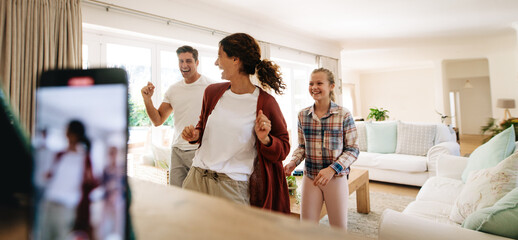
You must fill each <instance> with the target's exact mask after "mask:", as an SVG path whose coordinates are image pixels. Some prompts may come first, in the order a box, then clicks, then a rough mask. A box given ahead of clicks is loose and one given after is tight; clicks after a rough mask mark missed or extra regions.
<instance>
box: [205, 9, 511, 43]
mask: <svg viewBox="0 0 518 240" xmlns="http://www.w3.org/2000/svg"><path fill="white" fill-rule="evenodd" d="M199 2H201V3H203V4H206V5H208V6H211V7H213V8H214V9H218V10H224V11H226V12H227V13H230V14H235V15H236V16H240V17H244V18H247V19H251V20H252V21H256V22H259V23H261V24H263V25H266V26H271V27H273V28H279V29H289V30H290V31H292V32H295V33H298V34H302V35H305V36H312V37H314V38H316V39H321V40H326V41H333V42H336V43H337V44H340V45H341V47H343V48H354V46H355V45H361V44H364V45H365V43H383V42H390V41H400V40H406V41H408V40H419V39H451V38H465V37H487V36H493V35H501V34H511V33H514V30H513V27H512V24H513V23H515V22H518V1H517V0H320V1H315V0H282V1H279V0H261V1H243V0H218V1H214V0H199Z"/></svg>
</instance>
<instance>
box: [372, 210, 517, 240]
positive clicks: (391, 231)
mask: <svg viewBox="0 0 518 240" xmlns="http://www.w3.org/2000/svg"><path fill="white" fill-rule="evenodd" d="M378 239H379V240H392V239H395V240H404V239H412V240H413V239H420V240H432V239H441V240H448V239H451V240H457V239H471V240H482V239H495V240H496V239H510V238H505V237H501V236H497V235H492V234H488V233H483V232H479V231H474V230H470V229H466V228H463V227H461V226H455V225H451V224H446V223H437V222H433V221H431V220H428V219H424V218H419V217H416V216H410V215H406V214H403V213H400V212H397V211H394V210H392V209H387V210H385V211H384V212H383V214H382V216H381V219H380V225H379V232H378Z"/></svg>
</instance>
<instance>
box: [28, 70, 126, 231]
mask: <svg viewBox="0 0 518 240" xmlns="http://www.w3.org/2000/svg"><path fill="white" fill-rule="evenodd" d="M127 79H128V78H127V74H126V72H125V71H124V70H123V69H117V68H111V69H88V70H55V71H47V72H43V73H42V75H41V77H40V78H39V81H38V85H37V88H36V98H35V100H36V121H35V133H34V137H33V142H32V145H33V152H34V168H33V169H34V170H33V175H32V179H33V181H32V182H33V186H34V194H33V196H34V211H33V213H34V214H33V216H34V218H33V221H32V222H33V223H32V224H31V225H32V228H31V235H32V239H43V240H47V239H91V240H92V239H126V236H127V232H128V227H127V224H126V222H127V221H126V220H127V218H128V200H127V190H128V189H127V186H128V185H127V178H126V154H127V140H128V80H127Z"/></svg>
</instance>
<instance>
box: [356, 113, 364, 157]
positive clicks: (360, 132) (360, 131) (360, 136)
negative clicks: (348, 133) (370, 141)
mask: <svg viewBox="0 0 518 240" xmlns="http://www.w3.org/2000/svg"><path fill="white" fill-rule="evenodd" d="M355 125H356V132H357V133H358V148H360V151H362V152H366V151H367V130H366V129H365V122H363V121H358V122H355Z"/></svg>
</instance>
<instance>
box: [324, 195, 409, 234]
mask: <svg viewBox="0 0 518 240" xmlns="http://www.w3.org/2000/svg"><path fill="white" fill-rule="evenodd" d="M414 199H415V198H414V197H409V196H401V195H396V194H391V193H384V192H371V193H370V203H371V206H370V207H371V212H370V213H369V214H363V213H358V212H357V211H356V193H353V194H351V195H350V196H349V202H348V203H349V206H348V208H349V211H348V222H347V231H349V232H352V233H355V234H358V235H361V236H364V237H367V238H372V239H378V227H379V220H380V218H381V214H382V213H383V211H385V209H393V210H396V211H399V212H401V211H403V209H405V207H406V206H407V205H408V204H409V203H410V202H412V201H414ZM320 225H326V226H329V219H328V217H327V215H326V216H324V217H323V218H322V219H321V220H320Z"/></svg>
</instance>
